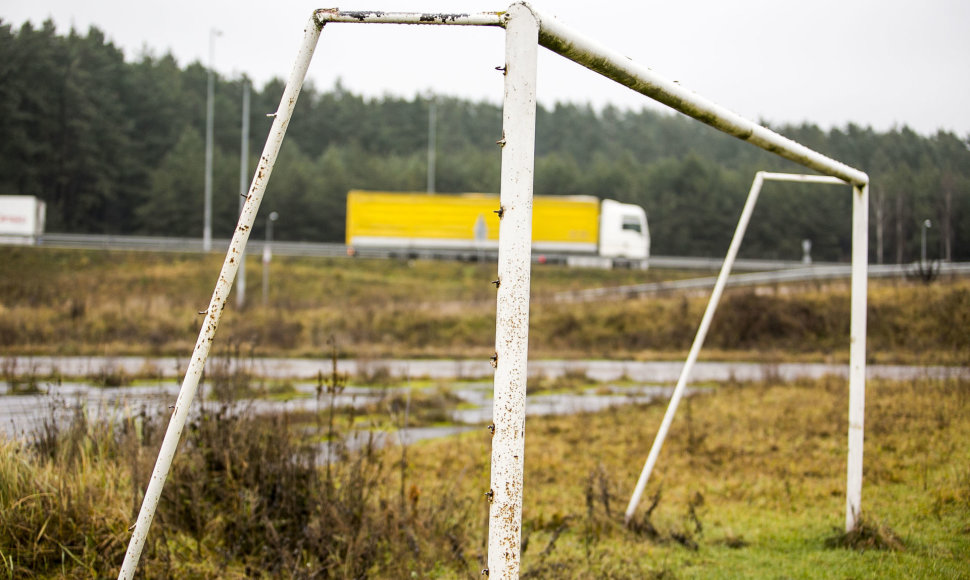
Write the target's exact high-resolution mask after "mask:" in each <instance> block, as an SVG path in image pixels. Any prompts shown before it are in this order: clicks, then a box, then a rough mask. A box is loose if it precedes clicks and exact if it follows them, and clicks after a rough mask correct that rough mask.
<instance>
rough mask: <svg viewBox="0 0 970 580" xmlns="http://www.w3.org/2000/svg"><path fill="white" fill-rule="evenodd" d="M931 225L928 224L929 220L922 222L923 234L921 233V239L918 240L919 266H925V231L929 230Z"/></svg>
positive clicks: (930, 223)
mask: <svg viewBox="0 0 970 580" xmlns="http://www.w3.org/2000/svg"><path fill="white" fill-rule="evenodd" d="M932 225H933V224H932V222H930V220H925V221H924V222H923V232H922V234H923V235H922V239H921V240H920V247H919V260H920V262H919V263H920V265H921V266H924V265H926V230H928V229H930V227H931V226H932Z"/></svg>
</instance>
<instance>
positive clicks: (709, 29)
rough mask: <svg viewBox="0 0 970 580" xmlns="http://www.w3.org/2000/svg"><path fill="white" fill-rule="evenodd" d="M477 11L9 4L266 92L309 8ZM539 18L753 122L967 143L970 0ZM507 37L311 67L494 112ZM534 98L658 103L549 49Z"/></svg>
mask: <svg viewBox="0 0 970 580" xmlns="http://www.w3.org/2000/svg"><path fill="white" fill-rule="evenodd" d="M334 4H336V5H337V6H339V7H340V8H341V9H344V10H360V9H374V10H395V11H398V10H402V11H414V12H479V11H495V10H503V9H505V8H506V7H507V6H508V3H507V2H505V1H504V0H498V1H495V2H490V1H482V0H467V1H466V0H452V1H443V0H426V1H422V0H348V1H344V2H338V1H337V0H334V2H332V3H328V4H318V3H317V2H315V1H313V0H309V1H308V0H295V1H279V2H256V1H253V0H234V1H232V2H229V1H222V0H218V1H209V0H195V1H193V2H189V1H186V0H168V1H166V2H137V1H135V2H132V1H121V0H0V18H2V19H3V20H4V22H6V23H9V24H12V25H13V26H15V27H19V26H20V25H21V24H22V23H23V22H24V21H26V20H30V21H31V22H33V23H35V24H39V23H41V22H42V21H43V20H45V19H47V18H52V19H53V20H54V22H55V23H56V24H57V26H58V29H59V30H60V31H62V32H66V31H68V30H69V29H70V28H71V27H72V26H73V27H74V28H76V29H77V30H79V31H81V32H86V31H87V29H88V27H89V26H92V25H94V26H97V27H99V28H100V29H101V30H103V31H104V32H105V34H106V35H107V37H108V38H109V39H110V40H111V41H112V42H114V43H115V44H116V45H117V46H119V47H121V48H122V49H123V50H124V52H125V56H126V58H128V59H129V60H134V59H137V58H138V57H139V56H140V55H142V54H143V53H145V52H146V51H147V52H149V53H152V54H156V55H162V54H164V53H166V52H171V53H172V54H173V55H174V56H175V57H176V59H177V60H178V62H179V64H180V65H182V66H184V65H187V64H189V63H190V62H192V61H196V60H198V61H200V62H203V63H206V62H208V53H209V37H210V30H211V29H213V28H217V29H219V30H220V31H222V35H221V36H219V37H217V38H216V41H215V60H214V66H215V68H216V70H218V71H219V72H220V73H221V74H223V75H226V76H229V77H233V76H239V75H241V74H243V73H245V74H247V75H249V76H250V77H251V78H253V79H254V80H255V81H256V83H257V84H258V85H260V86H262V84H263V83H265V82H266V81H267V80H269V79H270V78H272V77H274V76H276V77H282V78H285V77H286V76H287V75H288V73H289V71H290V68H291V66H292V64H293V59H294V57H295V55H296V52H297V49H298V48H299V45H300V42H301V40H302V33H303V27H304V25H305V23H306V21H307V20H308V18H309V17H310V14H311V12H312V10H313V9H315V8H325V7H330V6H332V5H334ZM532 5H533V6H535V7H536V8H537V9H538V10H540V11H542V12H543V13H547V14H550V15H553V16H556V17H558V18H559V20H561V21H562V22H564V23H565V24H568V25H570V26H571V27H572V28H574V29H576V30H578V31H580V32H582V33H584V34H586V35H587V36H590V37H592V38H594V39H596V40H598V41H600V42H601V43H603V44H606V45H607V46H610V47H611V48H613V49H615V50H617V51H619V52H621V53H623V54H625V55H627V56H629V57H630V58H632V59H633V60H635V61H637V62H638V63H641V64H643V65H645V66H649V67H651V68H652V69H654V70H655V71H656V72H658V73H660V74H662V75H664V76H666V77H668V78H670V79H672V80H677V81H679V82H680V83H681V84H682V85H683V86H685V87H687V88H689V89H692V90H693V91H695V92H697V93H699V94H701V95H703V96H705V97H707V98H708V99H711V100H713V101H715V102H717V103H719V104H721V105H723V106H725V107H727V108H729V109H732V110H734V111H736V112H738V113H740V114H742V115H744V116H746V117H748V118H751V119H753V120H764V121H767V122H769V123H772V124H778V123H800V122H803V121H807V122H811V123H816V124H818V125H820V126H822V127H823V128H826V129H827V128H831V127H833V126H834V127H842V126H845V125H846V124H847V123H849V122H854V123H857V124H860V125H871V126H872V127H874V128H875V129H877V130H879V131H885V130H888V129H891V128H892V127H894V126H898V127H901V126H903V125H908V126H909V127H911V128H913V129H914V130H916V131H917V132H919V133H921V134H931V133H934V132H936V131H937V130H938V129H945V130H948V131H953V132H956V133H957V134H959V135H961V136H963V137H968V136H970V1H966V0H920V1H915V0H812V1H811V2H805V1H801V2H793V1H790V0H789V1H785V0H734V1H725V0H680V1H678V2H670V1H663V2H660V1H655V0H641V1H639V2H631V1H622V2H620V1H611V0H601V1H599V2H592V1H589V0H586V1H579V0H558V1H557V0H534V1H533V2H532ZM503 51H504V33H503V32H502V31H501V30H500V29H493V28H467V27H440V26H434V27H430V26H429V27H424V26H420V27H417V26H401V25H359V24H333V25H328V26H327V27H326V28H325V29H324V31H323V35H322V36H321V40H320V44H319V45H318V48H317V53H316V55H315V57H314V61H313V64H312V65H311V67H310V72H309V79H310V80H311V82H313V84H314V85H315V86H316V87H317V88H318V89H320V90H327V89H330V88H332V87H333V86H334V82H335V80H336V79H338V78H339V79H341V81H342V83H343V85H344V86H345V87H346V88H347V89H349V90H351V91H353V92H356V93H363V94H364V95H367V96H381V95H384V94H392V95H398V96H405V97H411V96H413V95H415V94H416V93H419V94H424V93H428V92H434V93H437V94H444V95H451V96H460V97H464V98H469V99H473V100H486V101H489V102H493V103H499V102H500V101H501V96H502V77H501V74H500V73H498V72H496V71H495V70H494V69H495V67H496V66H499V65H501V64H502V62H503V60H504V56H503ZM538 92H539V100H540V102H542V103H543V104H545V105H552V104H554V103H555V102H557V101H571V102H579V103H584V102H591V103H592V104H593V105H594V106H596V107H601V106H603V105H605V104H607V103H613V104H615V105H617V106H620V107H623V108H636V109H639V108H640V107H642V106H648V107H658V108H661V109H664V107H662V106H660V105H655V104H653V102H652V101H649V99H647V98H646V97H644V96H642V95H639V94H637V93H634V92H632V91H630V90H629V89H626V88H623V87H620V86H618V85H615V84H614V83H612V81H607V80H604V79H601V78H599V77H598V76H597V75H595V74H593V73H591V72H589V71H587V70H586V69H584V68H582V67H580V66H578V65H576V64H574V63H571V62H569V61H566V60H565V59H563V58H562V57H560V56H558V55H555V54H552V53H550V52H548V51H546V50H545V49H541V50H540V60H539V81H538Z"/></svg>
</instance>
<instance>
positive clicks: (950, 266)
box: [554, 262, 970, 302]
mask: <svg viewBox="0 0 970 580" xmlns="http://www.w3.org/2000/svg"><path fill="white" fill-rule="evenodd" d="M938 268H939V270H938V271H937V273H938V274H949V275H958V276H966V275H970V263H968V262H958V263H954V262H944V263H938ZM916 273H917V272H916V267H915V266H914V265H913V264H892V265H881V266H869V277H870V278H905V277H909V276H914V275H915V274H916ZM851 274H852V266H850V265H849V264H844V265H842V264H829V265H819V266H809V267H800V268H792V269H785V270H776V271H771V272H752V273H749V274H736V275H733V276H731V277H730V278H728V280H727V286H733V287H737V286H758V285H764V284H781V283H786V282H810V281H813V280H832V279H837V278H848V277H849V276H850V275H851ZM716 282H717V277H716V276H705V277H703V278H690V279H687V280H672V281H669V282H650V283H646V284H631V285H627V286H613V287H607V288H589V289H586V290H573V291H569V292H559V293H557V294H555V295H554V300H555V301H556V302H591V301H594V300H602V299H603V298H618V297H620V298H630V297H635V296H641V295H644V294H657V293H660V292H676V291H682V290H706V289H707V288H713V287H714V284H715V283H716Z"/></svg>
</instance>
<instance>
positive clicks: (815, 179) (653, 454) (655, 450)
mask: <svg viewBox="0 0 970 580" xmlns="http://www.w3.org/2000/svg"><path fill="white" fill-rule="evenodd" d="M766 180H767V181H793V182H799V183H822V184H830V185H846V183H845V181H843V180H841V179H839V178H837V177H829V176H825V175H798V174H790V173H768V172H765V171H759V172H758V173H756V174H755V176H754V181H753V182H752V183H751V190H750V191H749V192H748V199H747V201H745V203H744V209H742V210H741V217H740V218H738V225H737V227H736V228H735V230H734V237H733V238H731V245H730V246H728V251H727V255H726V256H725V257H724V263H723V264H722V265H721V272H720V273H719V274H718V276H717V281H716V282H715V283H714V290H713V291H712V292H711V298H710V299H709V300H708V302H707V309H706V310H705V311H704V317H703V318H702V319H701V324H700V326H699V327H698V328H697V334H696V335H695V336H694V343H693V344H691V347H690V353H689V354H688V355H687V361H686V362H685V363H684V368H683V369H681V372H680V377H679V378H678V380H677V386H676V387H674V392H673V394H672V395H671V397H670V403H668V405H667V412H666V413H664V418H663V421H662V422H661V424H660V429H659V430H658V431H657V436H656V438H655V439H654V441H653V446H652V447H651V448H650V454H649V455H647V461H646V463H644V465H643V470H642V471H641V472H640V478H639V479H638V480H637V485H636V488H635V489H634V490H633V495H632V496H631V497H630V503H628V504H627V507H626V514H625V521H626V522H627V523H630V520H631V519H632V518H633V514H634V513H635V512H636V509H637V505H638V504H639V503H640V498H641V497H642V496H643V491H644V489H646V487H647V482H648V481H649V480H650V474H651V473H652V472H653V468H654V466H655V465H656V463H657V458H658V457H659V456H660V450H661V449H662V448H663V444H664V441H665V440H666V438H667V432H668V431H669V430H670V424H671V423H672V422H673V420H674V415H676V414H677V406H678V405H679V404H680V400H681V399H682V398H683V396H684V390H685V389H686V387H687V381H688V380H689V379H690V373H691V371H692V370H693V369H694V363H696V362H697V357H698V355H699V354H700V351H701V348H703V346H704V339H706V338H707V331H708V330H709V329H710V327H711V321H712V320H713V319H714V313H715V312H716V311H717V305H718V303H719V302H720V301H721V295H722V294H723V293H724V287H725V286H726V285H727V282H728V278H729V277H730V275H731V269H732V268H733V267H734V260H735V258H737V256H738V251H739V250H740V249H741V241H742V240H743V239H744V233H745V231H747V229H748V223H749V222H750V221H751V214H752V213H753V212H754V208H755V205H756V204H757V203H758V196H759V195H760V194H761V187H762V185H764V182H765V181H766Z"/></svg>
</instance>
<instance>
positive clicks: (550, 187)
mask: <svg viewBox="0 0 970 580" xmlns="http://www.w3.org/2000/svg"><path fill="white" fill-rule="evenodd" d="M207 74H208V71H207V69H206V68H205V67H204V66H202V65H201V64H199V63H197V62H196V63H191V64H189V65H187V66H185V67H182V66H180V65H179V64H178V63H177V62H176V61H175V59H174V58H173V57H172V56H170V55H165V56H156V55H150V54H148V55H141V56H139V57H137V59H134V60H126V58H125V55H124V54H123V52H122V51H121V50H120V49H119V48H118V47H116V46H115V45H114V44H113V43H111V42H110V41H108V40H107V39H106V37H105V35H104V34H103V33H102V32H101V31H99V30H98V29H96V28H91V29H90V30H89V31H88V32H87V33H86V34H82V33H79V32H77V31H74V30H72V31H71V32H70V33H67V34H66V35H61V34H58V33H57V32H56V28H55V25H54V23H52V22H50V21H48V22H45V23H44V24H43V25H41V26H39V27H36V26H33V25H31V24H29V23H28V24H24V25H22V26H21V27H19V28H16V27H13V26H11V25H10V24H9V23H3V22H0V149H2V151H0V174H2V175H3V176H4V179H3V180H0V195H34V196H37V197H39V198H41V199H43V200H44V201H45V202H46V203H47V230H48V231H52V232H71V233H97V234H140V235H157V236H179V237H200V236H201V233H202V206H203V188H204V161H205V155H204V151H205V121H206V119H205V117H206V88H207ZM247 82H248V81H247V79H246V78H244V77H241V78H225V77H224V76H221V75H216V90H215V151H214V177H213V183H214V187H213V192H214V194H213V198H214V201H213V235H214V237H216V238H220V237H221V238H228V237H229V236H230V235H231V233H232V231H233V228H234V225H235V221H236V215H237V212H238V198H239V166H240V141H241V139H240V138H241V135H240V132H241V128H240V126H241V112H242V93H243V85H244V83H247ZM282 91H283V82H282V81H281V80H279V79H277V80H273V81H270V82H268V83H266V84H265V85H264V86H262V87H253V88H252V93H251V94H252V97H251V103H252V105H251V110H250V123H249V126H250V135H249V143H250V151H249V156H250V162H249V172H250V175H251V174H252V172H254V171H255V167H256V161H257V159H258V156H259V154H260V152H261V150H262V147H263V143H264V141H265V139H266V135H267V133H268V131H269V127H270V122H271V119H269V118H268V117H267V113H271V112H273V111H275V110H276V108H277V106H278V103H279V99H280V96H281V94H282ZM873 98H874V99H875V98H878V95H873ZM435 107H436V126H437V133H436V135H437V136H436V142H437V147H436V151H437V164H436V175H435V181H436V190H437V191H439V192H497V191H498V188H499V177H500V155H501V154H500V149H499V147H498V146H497V145H496V141H497V140H498V139H499V138H500V137H501V134H502V113H501V106H500V105H498V104H493V103H488V102H469V101H466V100H459V99H455V98H449V97H447V96H438V97H436V100H435ZM429 114H430V102H429V100H428V99H427V98H411V99H406V98H400V97H395V96H390V95H386V96H383V97H381V98H365V97H362V96H360V95H356V94H352V93H351V92H348V91H347V90H345V89H344V88H343V87H342V86H341V85H340V84H339V83H338V84H337V85H336V86H335V87H334V88H332V89H330V90H325V91H324V90H319V89H317V88H315V87H313V86H306V87H305V88H304V91H303V93H302V95H301V97H300V101H299V103H298V105H297V110H296V112H295V115H294V118H293V122H292V123H291V125H290V128H289V131H288V133H287V137H286V140H285V142H284V146H283V149H282V152H281V155H280V158H279V162H278V163H277V166H276V168H275V170H274V172H273V177H272V179H271V180H270V182H269V188H268V190H267V193H266V198H265V200H264V205H263V208H262V210H261V211H263V212H264V213H268V212H269V211H277V212H279V214H280V221H279V222H278V224H277V226H276V236H277V238H279V239H285V240H292V241H325V242H340V241H343V239H344V218H345V201H346V194H347V191H348V190H350V189H378V190H390V191H395V190H400V191H408V190H410V191H413V190H417V191H423V190H424V189H425V187H426V177H427V148H428V139H429V133H428V125H429V123H428V119H429ZM537 123H538V125H537V146H536V147H537V149H536V155H537V156H536V180H535V191H536V193H537V194H562V195H565V194H591V195H596V196H598V197H600V198H611V199H616V200H619V201H623V202H629V203H636V204H639V205H641V206H643V207H644V208H645V209H646V210H647V213H648V216H649V221H650V229H651V235H652V240H653V246H652V252H653V253H654V254H660V255H684V256H720V255H723V253H724V252H725V250H726V249H727V244H728V242H729V240H730V238H731V235H732V233H733V230H734V226H735V224H736V222H737V218H738V215H739V214H740V212H741V207H742V205H743V203H744V199H745V197H746V196H747V193H748V189H749V187H750V184H751V180H752V178H753V177H754V173H755V172H756V171H759V170H771V171H787V172H801V168H800V167H799V166H797V165H795V164H794V163H791V162H789V161H786V160H783V159H780V158H778V157H775V156H773V155H770V154H768V153H765V152H763V151H761V150H760V149H758V148H756V147H754V146H752V145H750V144H747V143H744V142H742V141H739V140H737V139H734V138H732V137H729V136H726V135H723V134H721V133H719V132H717V131H716V130H714V129H712V128H709V127H707V126H704V125H702V124H700V123H698V122H696V121H694V120H692V119H688V118H686V117H684V116H681V115H679V114H675V113H672V112H668V113H664V112H657V111H655V110H651V109H642V110H639V111H634V110H621V109H617V108H611V107H607V108H604V109H602V110H596V109H593V108H592V107H591V106H588V105H582V104H574V103H559V104H556V105H555V106H552V107H551V108H549V107H542V106H540V108H539V111H538V121H537ZM772 129H774V130H776V131H778V132H779V133H781V134H782V135H785V136H787V137H790V138H792V139H794V140H796V141H799V142H801V143H803V144H805V145H807V146H808V147H811V148H813V149H815V150H817V151H819V152H821V153H824V154H826V155H829V156H831V157H834V158H835V159H838V160H840V161H842V162H845V163H847V164H849V165H851V166H853V167H857V168H859V169H862V170H863V171H866V172H868V173H869V175H870V178H871V184H872V185H871V189H870V195H871V199H870V203H871V205H870V217H869V219H870V222H869V223H870V236H871V239H870V254H871V256H870V259H871V260H872V261H873V262H876V263H906V262H910V261H912V260H914V259H916V258H918V257H919V254H920V247H921V235H922V234H923V231H922V228H923V226H922V224H923V223H924V222H925V220H930V221H931V223H932V226H931V228H930V229H929V230H927V231H926V234H927V241H928V243H927V247H928V251H927V253H928V256H929V257H930V258H932V259H942V260H953V261H968V260H970V148H968V145H970V135H963V136H961V135H956V134H954V133H952V132H945V131H941V132H938V133H936V134H933V135H921V134H918V133H916V132H914V131H912V130H910V129H909V128H907V127H905V126H903V127H897V128H893V129H891V130H889V131H886V132H878V131H875V130H873V129H872V128H867V127H862V126H857V125H852V124H850V125H848V126H846V127H840V128H832V129H830V130H824V129H822V128H819V127H818V126H815V125H812V124H802V125H798V126H777V127H772ZM850 216H851V195H850V190H849V189H848V188H847V187H845V188H843V187H831V186H806V185H799V184H780V183H772V184H769V185H767V186H766V187H765V189H764V191H763V193H762V196H761V201H760V202H759V206H758V208H757V210H756V213H755V217H754V219H753V221H752V224H751V227H750V228H749V230H748V235H747V237H746V239H745V244H744V246H743V249H742V255H743V256H746V257H756V258H778V259H799V258H800V257H801V241H802V240H803V239H810V240H812V243H813V250H812V254H813V257H814V258H815V259H817V260H833V261H835V260H848V257H849V250H850V236H849V234H850ZM259 227H262V223H260V224H259ZM254 235H257V236H258V235H261V232H260V230H259V229H257V230H256V231H255V232H254Z"/></svg>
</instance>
